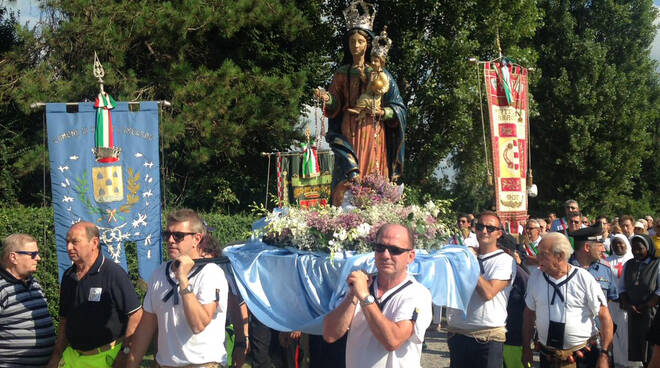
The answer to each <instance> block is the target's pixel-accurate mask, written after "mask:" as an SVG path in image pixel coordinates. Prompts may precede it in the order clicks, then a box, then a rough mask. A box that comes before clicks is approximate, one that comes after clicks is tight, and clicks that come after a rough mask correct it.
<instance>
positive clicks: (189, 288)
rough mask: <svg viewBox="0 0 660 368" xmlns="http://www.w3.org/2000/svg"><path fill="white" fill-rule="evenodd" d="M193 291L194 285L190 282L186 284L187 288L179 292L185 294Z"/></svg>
mask: <svg viewBox="0 0 660 368" xmlns="http://www.w3.org/2000/svg"><path fill="white" fill-rule="evenodd" d="M192 292H193V289H192V285H190V284H188V286H186V288H185V289H181V291H180V292H179V293H181V295H182V296H183V295H186V294H190V293H192Z"/></svg>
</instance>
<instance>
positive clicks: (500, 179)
mask: <svg viewBox="0 0 660 368" xmlns="http://www.w3.org/2000/svg"><path fill="white" fill-rule="evenodd" d="M483 65H484V79H485V82H486V94H487V97H488V114H489V116H490V137H491V146H492V153H493V169H494V170H493V171H494V174H495V201H496V203H497V205H496V209H497V214H498V215H499V216H500V218H501V219H502V221H503V222H506V223H508V225H509V229H510V232H511V233H512V234H517V233H518V223H523V224H524V221H525V219H526V217H527V142H528V137H529V131H528V127H529V125H528V124H527V122H528V119H529V115H528V111H529V109H528V94H527V92H528V89H527V69H525V68H523V67H521V66H518V65H511V64H506V65H504V66H502V64H501V63H499V62H495V63H484V64H483ZM507 95H508V96H507Z"/></svg>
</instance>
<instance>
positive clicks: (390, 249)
mask: <svg viewBox="0 0 660 368" xmlns="http://www.w3.org/2000/svg"><path fill="white" fill-rule="evenodd" d="M414 244H415V242H414V238H413V235H412V233H411V231H410V230H409V229H408V228H407V227H405V226H403V225H394V224H386V225H383V226H382V227H381V228H380V229H379V230H378V234H377V235H376V243H375V244H374V247H373V248H374V252H375V253H374V257H375V262H376V268H377V269H378V276H376V277H375V278H373V279H372V278H371V277H370V276H368V275H367V274H366V273H365V272H363V271H354V272H352V273H351V274H350V275H349V277H348V279H347V280H346V282H347V284H348V288H349V291H348V294H347V295H346V297H345V298H344V300H343V301H342V302H341V303H340V304H339V305H338V306H337V307H336V308H335V309H334V310H333V311H332V312H330V313H329V314H328V315H327V316H325V318H324V319H323V338H324V339H325V340H326V341H327V342H330V343H332V342H335V341H337V340H339V339H340V338H342V337H343V336H344V335H345V334H346V332H348V338H347V342H346V367H347V368H417V367H421V366H420V360H421V357H422V342H423V341H424V333H425V332H426V329H427V328H428V326H429V325H430V324H431V318H432V314H431V292H430V291H429V290H428V289H427V288H426V287H424V286H423V285H422V284H420V283H419V282H417V281H416V280H415V279H414V278H412V277H410V276H409V275H408V265H409V264H410V263H412V262H413V260H414V259H415V248H414Z"/></svg>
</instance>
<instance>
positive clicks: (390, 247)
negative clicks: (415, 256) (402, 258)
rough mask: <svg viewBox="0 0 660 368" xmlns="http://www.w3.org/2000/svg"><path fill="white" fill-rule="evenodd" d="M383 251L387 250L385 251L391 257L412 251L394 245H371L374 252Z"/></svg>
mask: <svg viewBox="0 0 660 368" xmlns="http://www.w3.org/2000/svg"><path fill="white" fill-rule="evenodd" d="M385 249H387V251H388V252H390V254H391V255H393V256H398V255H399V254H403V253H405V252H410V251H411V250H412V249H404V248H399V247H396V246H394V245H385V244H381V243H376V244H374V245H373V250H374V252H377V253H383V252H384V251H385Z"/></svg>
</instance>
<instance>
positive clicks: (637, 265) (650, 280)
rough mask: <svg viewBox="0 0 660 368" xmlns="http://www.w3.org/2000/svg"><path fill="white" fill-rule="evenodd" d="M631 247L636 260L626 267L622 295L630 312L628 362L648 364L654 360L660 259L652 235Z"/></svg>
mask: <svg viewBox="0 0 660 368" xmlns="http://www.w3.org/2000/svg"><path fill="white" fill-rule="evenodd" d="M630 244H631V248H632V253H633V258H632V259H630V260H628V261H627V262H626V263H625V265H624V269H623V288H622V292H621V294H620V298H621V303H622V305H623V308H624V309H625V310H626V311H627V312H628V360H631V361H636V362H642V363H644V364H646V363H648V362H649V360H650V358H651V346H650V345H649V344H648V342H647V341H646V336H647V334H648V332H649V329H650V328H651V322H652V321H653V317H654V316H655V313H656V309H657V305H658V302H660V259H658V258H657V257H656V254H655V246H654V245H653V240H651V238H650V237H649V236H648V235H646V234H638V235H634V236H633V237H632V238H630Z"/></svg>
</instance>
